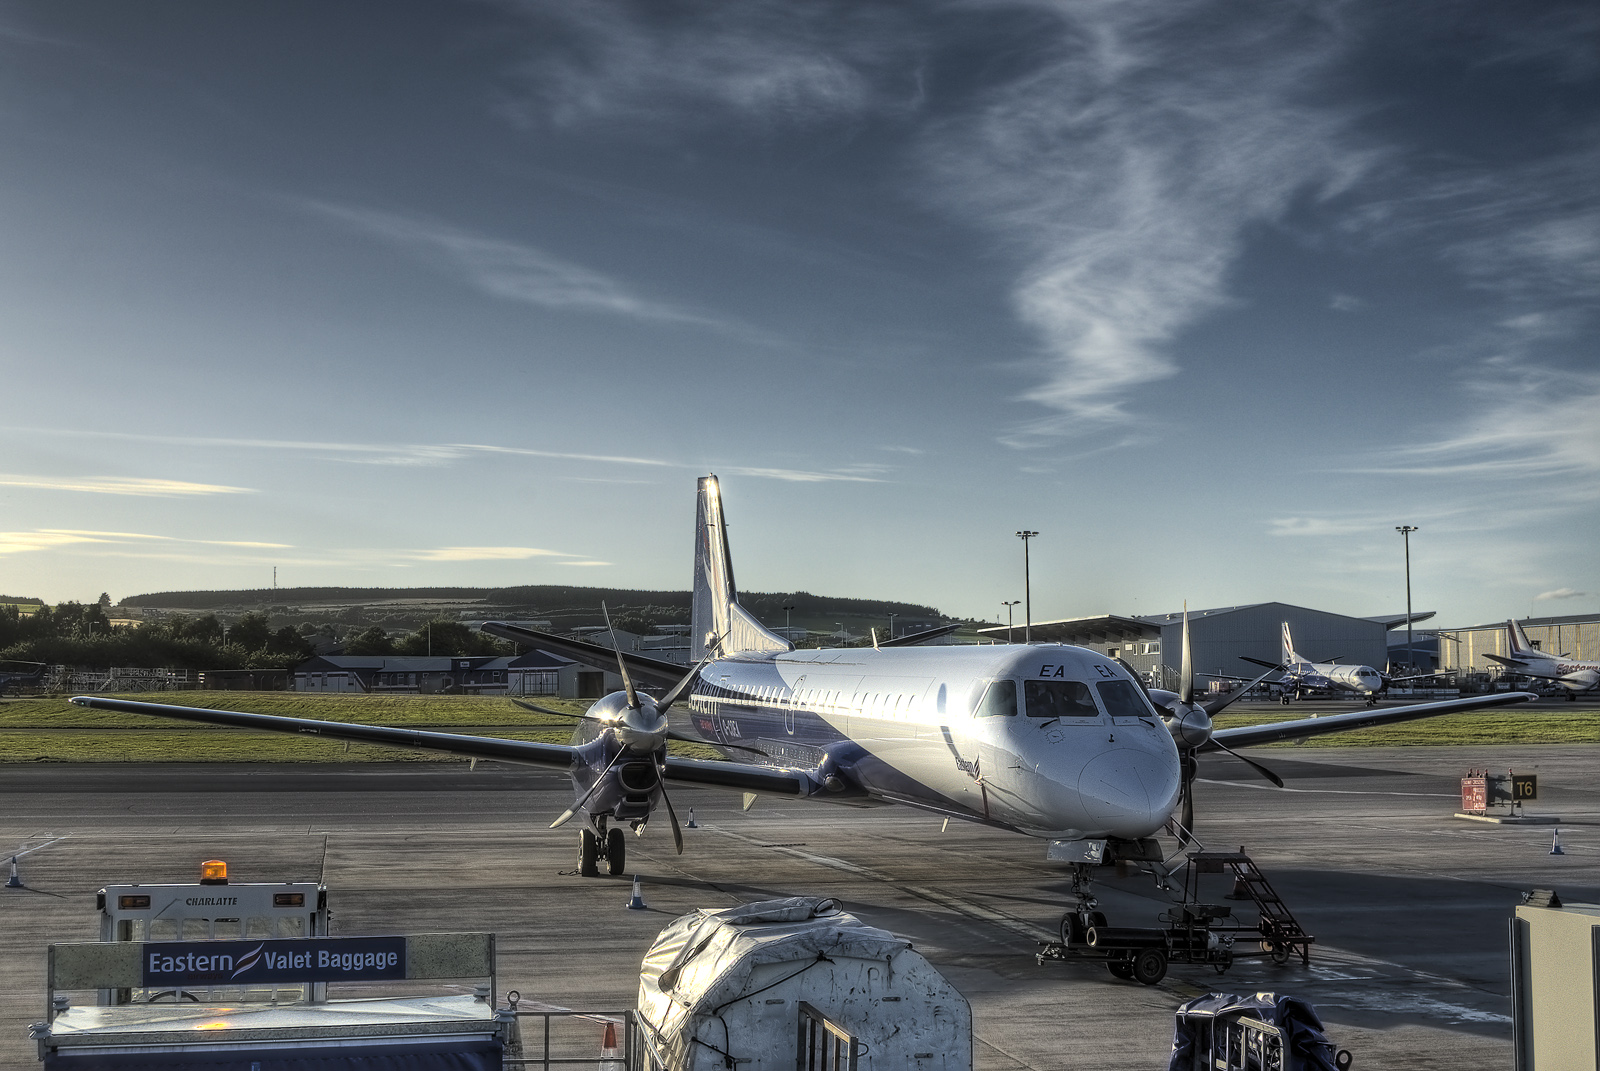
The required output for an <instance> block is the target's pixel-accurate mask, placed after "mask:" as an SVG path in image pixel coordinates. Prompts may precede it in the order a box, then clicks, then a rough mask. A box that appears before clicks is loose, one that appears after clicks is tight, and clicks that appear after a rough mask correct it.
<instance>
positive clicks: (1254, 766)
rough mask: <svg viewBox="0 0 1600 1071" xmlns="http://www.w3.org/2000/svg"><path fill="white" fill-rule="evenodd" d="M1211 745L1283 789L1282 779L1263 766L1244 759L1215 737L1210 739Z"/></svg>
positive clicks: (1253, 760) (1252, 760)
mask: <svg viewBox="0 0 1600 1071" xmlns="http://www.w3.org/2000/svg"><path fill="white" fill-rule="evenodd" d="M1211 743H1212V744H1213V745H1214V746H1215V747H1219V748H1221V749H1222V750H1223V751H1226V752H1227V753H1228V754H1230V755H1232V756H1233V757H1234V758H1236V759H1238V760H1239V761H1240V762H1242V763H1244V764H1245V765H1246V766H1248V767H1250V768H1251V769H1252V770H1254V771H1255V772H1256V773H1258V774H1260V775H1261V776H1262V777H1265V778H1266V779H1267V780H1268V781H1271V782H1272V783H1273V784H1275V785H1277V786H1278V787H1279V788H1282V787H1283V778H1281V777H1279V776H1278V775H1277V774H1275V773H1273V772H1272V771H1271V770H1269V769H1267V768H1266V767H1265V766H1263V765H1261V764H1260V763H1259V762H1257V761H1256V760H1255V759H1247V758H1245V757H1244V756H1243V755H1241V754H1239V753H1238V752H1237V751H1235V750H1233V748H1231V747H1229V746H1228V745H1227V744H1224V743H1223V742H1222V741H1221V740H1218V739H1217V738H1216V737H1212V738H1211Z"/></svg>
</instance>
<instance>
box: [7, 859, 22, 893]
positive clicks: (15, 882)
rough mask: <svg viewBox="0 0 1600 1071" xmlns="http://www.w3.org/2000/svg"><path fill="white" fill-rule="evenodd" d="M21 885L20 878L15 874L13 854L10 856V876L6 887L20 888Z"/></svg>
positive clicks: (15, 863)
mask: <svg viewBox="0 0 1600 1071" xmlns="http://www.w3.org/2000/svg"><path fill="white" fill-rule="evenodd" d="M22 887H23V885H22V879H21V878H19V877H18V876H17V857H16V856H14V855H13V856H12V857H11V877H10V879H9V880H8V881H7V882H6V888H8V889H20V888H22Z"/></svg>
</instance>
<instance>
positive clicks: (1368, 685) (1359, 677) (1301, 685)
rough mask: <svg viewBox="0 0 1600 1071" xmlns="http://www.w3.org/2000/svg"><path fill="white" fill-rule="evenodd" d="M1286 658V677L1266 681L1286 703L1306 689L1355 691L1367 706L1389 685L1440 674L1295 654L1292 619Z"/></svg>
mask: <svg viewBox="0 0 1600 1071" xmlns="http://www.w3.org/2000/svg"><path fill="white" fill-rule="evenodd" d="M1282 624H1283V661H1282V662H1281V663H1280V664H1279V665H1280V668H1281V669H1282V670H1283V676H1281V677H1279V678H1278V679H1277V680H1274V681H1268V682H1267V683H1268V684H1269V685H1271V686H1272V687H1274V688H1281V689H1283V691H1282V699H1283V705H1284V706H1288V705H1289V699H1290V697H1291V696H1293V697H1294V698H1295V699H1300V698H1301V697H1302V696H1304V694H1305V693H1307V692H1337V691H1345V692H1354V693H1355V694H1356V695H1359V696H1361V697H1362V698H1364V699H1365V700H1366V701H1367V706H1369V707H1373V706H1377V705H1378V696H1379V695H1381V694H1382V693H1384V692H1386V691H1388V689H1389V685H1391V684H1399V683H1402V682H1405V681H1420V680H1426V679H1428V678H1430V677H1437V676H1439V674H1437V673H1418V674H1415V675H1413V676H1410V677H1390V676H1386V675H1385V674H1382V673H1379V672H1378V671H1377V670H1375V669H1373V668H1372V667H1371V666H1356V665H1344V664H1343V663H1341V662H1339V661H1337V660H1334V659H1330V660H1329V661H1327V662H1312V661H1311V660H1309V659H1306V658H1302V657H1301V656H1300V655H1299V654H1297V653H1295V649H1294V637H1292V636H1290V635H1289V622H1287V621H1284V622H1283V623H1282ZM1239 657H1240V658H1242V659H1244V661H1246V662H1253V663H1255V664H1256V665H1258V666H1271V665H1272V663H1271V662H1266V661H1263V660H1262V659H1259V658H1251V657H1250V656H1248V655H1240V656H1239ZM1205 676H1211V677H1217V678H1218V679H1219V680H1229V681H1242V680H1244V678H1243V677H1227V676H1223V675H1221V674H1216V673H1211V674H1205Z"/></svg>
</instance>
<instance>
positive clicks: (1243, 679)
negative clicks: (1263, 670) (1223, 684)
mask: <svg viewBox="0 0 1600 1071" xmlns="http://www.w3.org/2000/svg"><path fill="white" fill-rule="evenodd" d="M1261 664H1262V665H1263V666H1266V667H1267V668H1268V669H1271V668H1273V663H1271V662H1263V663H1261ZM1195 676H1196V677H1209V678H1210V679H1212V680H1216V681H1238V682H1239V683H1241V684H1247V683H1249V682H1250V681H1253V680H1255V678H1254V677H1230V676H1228V675H1227V674H1226V673H1196V674H1195ZM1262 683H1264V684H1276V683H1278V682H1277V681H1264V682H1262Z"/></svg>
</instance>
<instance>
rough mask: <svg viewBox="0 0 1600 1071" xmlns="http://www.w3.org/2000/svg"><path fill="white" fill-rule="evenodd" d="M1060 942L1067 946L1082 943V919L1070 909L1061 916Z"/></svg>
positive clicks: (1070, 946)
mask: <svg viewBox="0 0 1600 1071" xmlns="http://www.w3.org/2000/svg"><path fill="white" fill-rule="evenodd" d="M1061 943H1062V944H1064V945H1066V946H1067V947H1068V948H1072V947H1074V946H1075V945H1081V944H1083V943H1084V936H1083V920H1082V919H1080V918H1079V917H1078V916H1077V915H1075V914H1073V913H1072V912H1070V911H1069V912H1067V913H1066V914H1065V915H1062V916H1061Z"/></svg>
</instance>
